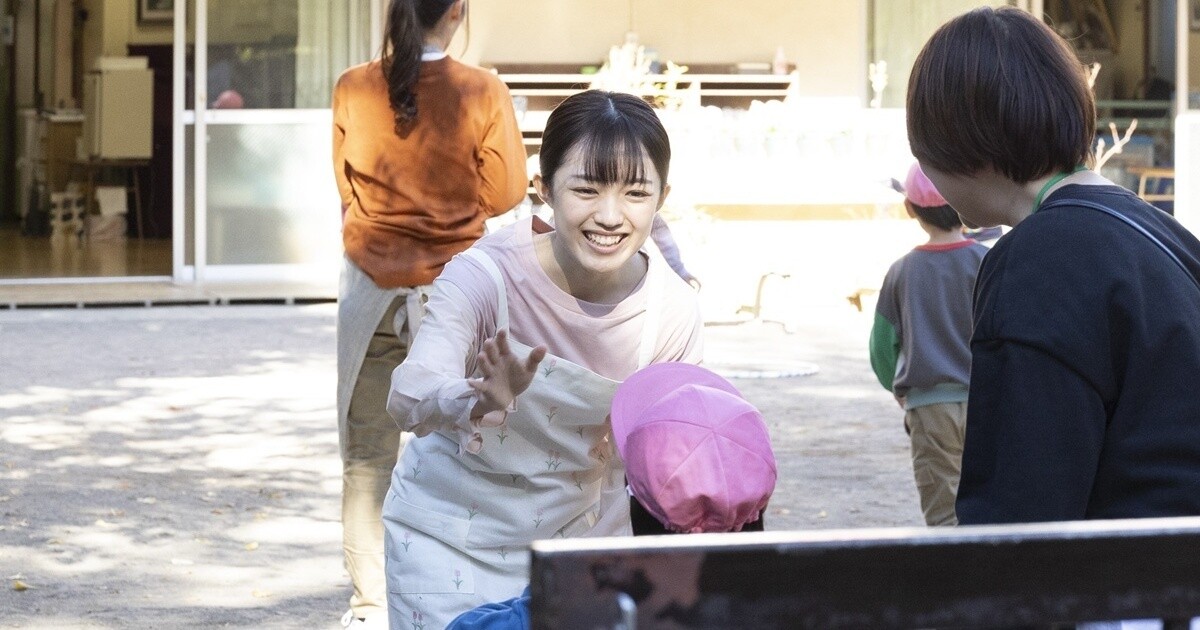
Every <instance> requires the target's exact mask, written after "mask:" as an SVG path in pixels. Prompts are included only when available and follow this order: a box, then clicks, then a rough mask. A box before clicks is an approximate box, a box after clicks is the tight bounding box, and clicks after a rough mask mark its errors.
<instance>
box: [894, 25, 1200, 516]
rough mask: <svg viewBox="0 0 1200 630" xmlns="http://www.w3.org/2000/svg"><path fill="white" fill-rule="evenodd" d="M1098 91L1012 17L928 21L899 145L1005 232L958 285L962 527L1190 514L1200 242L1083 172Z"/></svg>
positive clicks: (1199, 504) (1061, 45) (1195, 461)
mask: <svg viewBox="0 0 1200 630" xmlns="http://www.w3.org/2000/svg"><path fill="white" fill-rule="evenodd" d="M1095 119H1096V111H1095V103H1094V100H1093V96H1092V92H1091V89H1090V88H1089V86H1088V83H1087V79H1086V78H1085V76H1084V71H1083V68H1082V66H1081V64H1080V63H1079V61H1078V59H1077V58H1076V56H1075V55H1074V53H1073V52H1072V51H1071V49H1070V47H1069V46H1068V45H1067V43H1066V42H1065V41H1064V40H1063V39H1062V38H1060V37H1059V36H1058V35H1057V34H1055V33H1054V32H1053V31H1052V30H1051V29H1050V28H1049V27H1047V26H1046V25H1045V24H1043V23H1042V22H1040V21H1038V20H1037V19H1035V18H1033V17H1032V16H1030V15H1029V14H1028V13H1025V12H1023V11H1020V10H1017V9H1011V8H1000V9H992V8H980V9H976V10H974V11H971V12H970V13H967V14H964V15H962V16H960V17H958V18H956V19H954V20H952V21H950V22H948V23H946V24H945V25H943V26H942V27H941V28H940V29H939V30H938V31H937V32H936V33H935V34H934V35H933V37H932V38H931V39H930V40H929V42H928V43H927V44H926V45H925V48H924V50H923V51H922V52H921V54H920V55H919V57H918V58H917V61H916V63H915V65H914V67H913V71H912V76H911V79H910V83H909V92H908V134H909V141H910V144H911V145H912V149H913V154H914V155H915V156H916V158H917V160H918V161H919V163H920V164H921V167H922V169H923V170H924V172H925V173H926V174H927V175H928V176H929V178H930V180H931V181H932V182H933V183H934V184H935V186H936V187H937V189H938V191H939V192H941V194H942V195H943V196H944V197H945V198H946V200H947V201H948V202H949V203H950V204H951V205H952V206H953V207H954V208H955V210H957V211H958V213H959V214H960V215H961V216H962V218H963V219H964V221H965V222H966V223H967V224H968V225H978V226H984V227H987V226H996V225H1007V226H1011V227H1012V230H1011V231H1010V232H1008V233H1007V234H1005V235H1004V236H1003V237H1001V238H1000V240H999V241H998V242H997V243H996V245H995V246H994V248H993V249H992V251H991V252H990V253H988V255H987V256H986V257H985V259H984V261H983V264H982V267H981V268H980V271H979V278H978V281H977V284H976V288H975V304H974V308H973V311H974V314H973V318H974V333H973V336H972V339H971V353H972V364H971V382H970V390H969V399H970V407H969V409H968V415H967V429H966V438H965V445H964V450H963V457H962V476H961V481H960V485H959V490H958V500H957V506H956V511H957V515H958V519H959V522H960V523H961V524H975V523H1011V522H1034V521H1066V520H1080V519H1110V518H1137V517H1154V516H1181V515H1197V514H1200V388H1197V386H1196V382H1197V381H1196V379H1197V375H1198V374H1200V285H1197V282H1196V277H1197V276H1200V241H1197V239H1196V238H1195V237H1194V236H1193V235H1192V234H1191V233H1190V232H1188V231H1187V230H1186V229H1185V228H1184V227H1183V226H1181V225H1180V224H1179V223H1178V222H1176V221H1175V219H1174V218H1172V217H1171V216H1169V215H1167V214H1165V213H1163V212H1161V211H1159V210H1158V209H1156V208H1154V207H1152V206H1150V205H1148V204H1146V203H1144V202H1143V201H1141V200H1140V199H1138V198H1137V197H1136V196H1134V195H1133V194H1131V193H1130V192H1129V191H1127V190H1125V189H1123V188H1120V187H1118V186H1116V185H1113V184H1112V183H1111V182H1109V181H1108V180H1106V179H1104V178H1103V177H1101V176H1099V175H1098V174H1096V173H1094V172H1092V171H1091V170H1089V169H1088V165H1089V164H1090V162H1091V161H1092V143H1093V142H1094V137H1095Z"/></svg>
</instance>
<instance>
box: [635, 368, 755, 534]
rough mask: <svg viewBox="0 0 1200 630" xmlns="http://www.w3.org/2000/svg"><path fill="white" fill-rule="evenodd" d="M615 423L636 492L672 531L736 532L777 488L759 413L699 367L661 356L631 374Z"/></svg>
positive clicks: (638, 497)
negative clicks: (664, 359) (657, 361)
mask: <svg viewBox="0 0 1200 630" xmlns="http://www.w3.org/2000/svg"><path fill="white" fill-rule="evenodd" d="M612 428H613V437H614V438H615V439H616V443H617V452H618V453H620V455H621V459H622V460H624V462H625V469H626V477H627V478H628V480H629V487H630V490H631V491H632V493H633V496H634V497H635V498H636V499H637V500H638V501H639V502H640V503H641V504H642V506H644V507H645V508H646V511H648V512H649V513H650V514H651V515H652V516H654V517H655V518H656V519H658V520H659V521H660V522H662V524H663V525H664V526H665V527H667V528H668V529H670V530H672V531H677V532H689V533H691V532H729V531H739V530H741V528H742V527H743V526H744V525H745V524H746V523H750V522H753V521H755V520H758V518H759V516H760V515H761V513H762V511H763V509H765V508H766V506H767V500H768V499H770V498H771V493H772V492H773V491H774V490H775V480H776V478H777V471H776V466H775V454H774V452H773V451H772V450H771V438H770V436H769V435H768V434H767V427H766V424H765V423H763V418H762V414H760V413H759V412H758V409H755V408H754V405H751V404H750V403H749V402H746V400H745V399H744V398H742V395H741V393H740V392H738V390H737V388H735V387H734V386H733V385H732V384H731V383H730V382H729V381H727V380H725V379H724V378H721V377H720V376H718V375H717V374H714V373H712V372H710V371H708V370H706V369H704V368H702V367H699V366H696V365H691V364H687V363H658V364H655V365H651V366H650V367H647V368H645V369H642V370H639V371H638V372H636V373H635V374H633V376H630V377H629V378H628V379H627V380H626V381H625V382H624V383H622V384H621V386H620V387H618V388H617V393H616V396H615V397H614V398H613V404H612Z"/></svg>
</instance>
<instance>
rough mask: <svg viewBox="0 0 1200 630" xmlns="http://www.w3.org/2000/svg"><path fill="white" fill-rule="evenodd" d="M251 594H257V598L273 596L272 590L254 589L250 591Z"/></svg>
mask: <svg viewBox="0 0 1200 630" xmlns="http://www.w3.org/2000/svg"><path fill="white" fill-rule="evenodd" d="M250 594H251V595H253V596H255V597H257V598H259V599H262V598H264V597H270V596H271V591H262V590H259V589H254V590H253V591H250Z"/></svg>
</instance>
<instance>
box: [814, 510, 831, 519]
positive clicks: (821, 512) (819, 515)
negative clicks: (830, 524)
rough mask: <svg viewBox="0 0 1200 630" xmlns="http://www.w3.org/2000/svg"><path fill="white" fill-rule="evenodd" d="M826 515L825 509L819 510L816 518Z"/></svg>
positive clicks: (825, 516)
mask: <svg viewBox="0 0 1200 630" xmlns="http://www.w3.org/2000/svg"><path fill="white" fill-rule="evenodd" d="M828 516H829V514H827V513H826V512H825V510H821V511H820V512H817V518H827V517H828Z"/></svg>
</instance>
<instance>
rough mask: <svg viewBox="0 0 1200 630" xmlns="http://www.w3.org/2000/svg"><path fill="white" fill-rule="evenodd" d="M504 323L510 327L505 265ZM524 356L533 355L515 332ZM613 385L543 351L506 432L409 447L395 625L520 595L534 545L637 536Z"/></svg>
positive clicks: (395, 514)
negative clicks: (611, 419) (613, 420)
mask: <svg viewBox="0 0 1200 630" xmlns="http://www.w3.org/2000/svg"><path fill="white" fill-rule="evenodd" d="M464 255H467V256H470V257H471V258H472V259H474V260H476V261H478V262H479V263H480V264H482V265H483V267H484V268H485V269H487V270H488V272H489V274H490V275H491V276H492V277H493V279H494V280H495V282H496V288H497V293H498V295H499V304H498V308H497V322H496V324H497V327H498V328H508V298H507V295H506V292H505V284H504V279H503V276H501V274H500V269H499V268H498V267H497V266H496V263H495V262H494V261H493V260H492V259H491V258H490V257H488V256H487V254H484V253H482V252H480V251H479V250H477V249H469V250H467V251H466V252H464ZM657 262H659V261H651V262H650V264H649V269H648V271H647V277H646V282H647V289H648V291H649V292H648V294H647V304H646V315H645V321H644V324H643V333H642V339H641V346H640V349H639V353H638V367H639V368H640V367H644V366H646V365H648V364H649V362H650V360H651V359H652V358H653V355H654V349H655V341H656V338H657V333H658V318H659V312H660V306H661V301H662V293H663V290H662V275H661V274H662V272H661V265H659V264H656V263H657ZM509 339H510V346H511V347H512V351H513V353H514V354H516V355H517V356H519V357H525V356H528V354H529V352H530V351H531V350H532V348H531V347H530V346H528V345H526V344H523V343H521V342H519V341H517V340H515V339H512V337H511V336H510V337H509ZM618 385H620V383H619V382H618V381H614V380H610V379H607V378H604V377H602V376H600V375H599V374H596V373H594V372H592V371H590V370H588V369H586V368H584V367H582V366H579V365H576V364H574V363H571V362H569V361H566V360H564V359H562V358H559V357H555V356H552V355H547V356H546V358H545V359H543V360H542V363H541V365H540V366H539V367H538V371H537V374H536V375H535V376H534V379H533V381H532V383H530V385H529V389H527V390H526V391H525V392H524V393H523V394H521V395H520V396H519V397H518V399H517V409H516V410H515V411H511V412H509V414H508V417H507V419H506V421H505V423H504V425H502V426H500V427H496V428H484V429H482V431H481V433H482V434H483V447H482V449H481V450H480V452H479V454H477V455H473V454H470V453H467V452H465V451H464V452H463V453H462V454H461V455H459V454H458V450H459V449H458V438H457V437H456V436H447V435H445V434H442V433H438V432H435V433H432V434H430V435H428V436H425V437H423V438H418V439H414V440H412V441H411V442H410V443H409V444H408V446H407V447H406V448H405V450H404V452H403V454H402V455H401V458H400V462H399V463H398V464H397V465H396V470H395V471H394V473H393V475H392V487H391V490H390V491H389V492H388V495H387V499H386V500H385V501H384V506H383V522H384V528H385V530H386V536H385V538H386V545H385V548H386V551H387V582H388V608H389V618H390V620H391V627H392V628H393V630H400V629H403V630H413V629H414V628H420V627H422V626H423V627H425V628H428V629H433V628H439V629H440V628H444V627H445V626H446V625H447V624H448V623H450V621H452V620H453V619H454V617H456V616H458V615H459V614H461V613H463V612H465V611H467V610H470V609H471V608H474V607H476V606H479V605H482V604H485V603H488V602H498V601H501V600H505V599H508V598H510V597H515V596H517V595H519V594H520V593H521V591H522V589H524V588H525V586H526V585H527V584H528V583H529V575H528V573H529V550H528V548H529V544H530V543H531V542H532V541H534V540H538V539H545V538H554V537H564V538H570V537H578V536H583V535H589V536H621V535H630V534H631V533H632V532H631V531H630V526H629V500H628V496H627V494H626V493H625V481H624V474H625V469H624V466H623V465H622V464H621V462H620V460H619V459H618V458H617V457H616V451H615V448H614V447H613V442H612V437H611V427H610V425H609V423H608V413H609V409H610V407H611V405H612V399H613V395H614V394H615V393H616V389H617V386H618Z"/></svg>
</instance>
